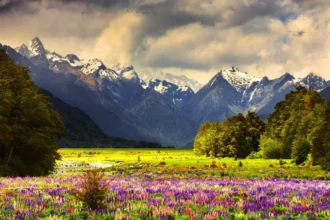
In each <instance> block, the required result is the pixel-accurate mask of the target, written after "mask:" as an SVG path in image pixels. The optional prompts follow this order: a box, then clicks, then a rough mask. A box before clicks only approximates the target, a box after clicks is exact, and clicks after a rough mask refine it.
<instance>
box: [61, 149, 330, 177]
mask: <svg viewBox="0 0 330 220" xmlns="http://www.w3.org/2000/svg"><path fill="white" fill-rule="evenodd" d="M59 153H60V154H61V156H62V159H61V160H60V161H58V171H57V174H58V175H59V174H60V175H66V174H67V175H69V174H72V173H79V172H82V171H83V170H84V168H88V167H91V166H93V165H95V164H96V165H99V166H103V165H104V166H105V167H107V168H106V171H108V172H123V173H128V174H129V173H135V172H138V173H148V172H152V173H185V172H187V173H191V172H201V173H204V174H208V175H210V176H229V177H243V178H253V177H263V178H298V179H320V180H324V179H330V175H329V174H328V173H327V172H325V171H323V170H322V169H321V168H320V167H319V166H312V162H311V159H309V160H308V161H306V162H305V163H303V164H301V165H299V166H296V165H295V163H293V161H292V160H276V159H259V158H258V159H238V160H235V159H234V158H209V157H205V156H196V155H195V154H194V152H193V150H192V149H116V148H111V149H110V148H109V149H95V148H81V149H60V150H59Z"/></svg>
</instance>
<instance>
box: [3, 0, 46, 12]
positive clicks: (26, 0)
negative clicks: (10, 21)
mask: <svg viewBox="0 0 330 220" xmlns="http://www.w3.org/2000/svg"><path fill="white" fill-rule="evenodd" d="M40 2H41V0H0V14H5V13H12V12H17V11H25V13H33V12H34V11H35V10H34V9H32V8H31V7H29V6H30V5H31V4H35V3H40Z"/></svg>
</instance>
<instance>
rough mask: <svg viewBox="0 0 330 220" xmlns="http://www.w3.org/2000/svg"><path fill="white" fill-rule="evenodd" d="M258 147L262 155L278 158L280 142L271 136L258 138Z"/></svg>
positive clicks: (268, 157) (267, 157)
mask: <svg viewBox="0 0 330 220" xmlns="http://www.w3.org/2000/svg"><path fill="white" fill-rule="evenodd" d="M260 149H261V151H262V152H263V157H264V158H266V159H280V158H281V154H282V153H281V146H280V143H279V142H278V141H276V140H274V139H272V138H269V137H266V136H262V137H261V140H260Z"/></svg>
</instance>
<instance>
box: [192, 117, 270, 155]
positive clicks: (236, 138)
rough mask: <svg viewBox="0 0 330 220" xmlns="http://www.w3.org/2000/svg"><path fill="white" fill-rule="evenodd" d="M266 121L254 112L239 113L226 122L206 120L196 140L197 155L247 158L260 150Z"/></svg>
mask: <svg viewBox="0 0 330 220" xmlns="http://www.w3.org/2000/svg"><path fill="white" fill-rule="evenodd" d="M264 129H265V122H264V121H262V120H261V119H260V118H259V116H258V115H257V114H256V113H254V112H248V113H247V114H246V115H245V116H243V115H242V114H238V115H236V116H233V117H231V118H228V119H227V120H225V121H224V122H222V123H220V122H218V121H217V122H215V123H210V122H206V123H204V124H203V125H202V126H201V127H200V130H199V132H198V134H197V137H196V139H195V142H194V152H195V153H196V154H197V155H206V156H212V157H237V158H245V157H247V156H248V155H249V154H250V153H251V152H252V151H258V150H259V140H260V135H261V134H262V133H263V131H264Z"/></svg>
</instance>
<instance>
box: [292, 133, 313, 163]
mask: <svg viewBox="0 0 330 220" xmlns="http://www.w3.org/2000/svg"><path fill="white" fill-rule="evenodd" d="M310 150H311V144H310V143H309V142H308V141H307V140H306V139H304V138H298V139H297V140H295V141H294V142H293V148H292V155H291V157H292V159H294V161H295V163H296V165H299V164H301V163H303V162H305V161H306V160H307V156H308V154H309V152H310Z"/></svg>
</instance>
